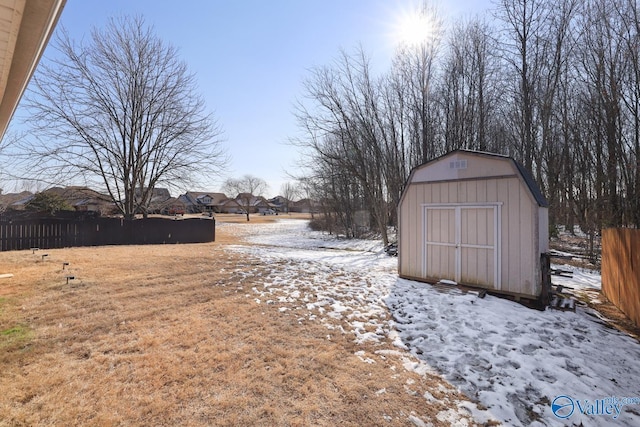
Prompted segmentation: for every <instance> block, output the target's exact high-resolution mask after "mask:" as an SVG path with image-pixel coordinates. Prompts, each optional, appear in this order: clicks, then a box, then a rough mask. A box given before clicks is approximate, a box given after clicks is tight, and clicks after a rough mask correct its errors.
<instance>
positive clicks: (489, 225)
mask: <svg viewBox="0 0 640 427" xmlns="http://www.w3.org/2000/svg"><path fill="white" fill-rule="evenodd" d="M398 218H399V220H398V222H399V224H398V227H399V230H398V256H399V259H398V270H399V274H400V276H401V277H403V278H407V279H412V280H419V281H423V282H430V283H435V282H438V281H440V280H443V279H446V280H452V281H455V282H457V283H459V284H463V285H470V286H473V287H480V288H484V289H487V290H488V291H491V292H495V293H501V294H507V295H511V296H513V297H515V298H517V299H519V298H527V299H536V300H538V299H541V298H542V297H543V296H544V297H546V291H547V289H545V287H546V285H545V286H543V283H548V282H547V281H545V280H543V272H542V270H543V266H542V264H543V262H544V261H542V259H541V258H542V254H544V253H545V252H546V251H547V250H548V244H549V214H548V203H547V201H546V199H545V198H544V196H543V195H542V193H541V192H540V189H539V187H538V185H537V184H536V182H535V181H534V179H533V177H532V176H531V174H530V173H529V172H528V171H527V170H525V169H524V168H523V167H522V165H520V164H519V163H518V162H516V161H515V160H514V159H512V158H510V157H507V156H503V155H499V154H492V153H484V152H477V151H467V150H456V151H452V152H450V153H448V154H445V155H444V156H442V157H439V158H436V159H434V160H431V161H429V162H427V163H425V164H423V165H421V166H418V167H416V168H415V169H413V171H411V175H410V176H409V179H408V182H407V185H406V188H405V190H404V193H403V194H402V198H401V199H400V204H399V212H398Z"/></svg>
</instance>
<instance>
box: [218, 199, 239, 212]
mask: <svg viewBox="0 0 640 427" xmlns="http://www.w3.org/2000/svg"><path fill="white" fill-rule="evenodd" d="M218 212H219V213H230V214H239V213H244V209H243V207H242V206H240V205H239V204H238V202H237V201H236V200H234V199H227V200H225V201H224V202H222V204H221V205H220V206H219V210H218Z"/></svg>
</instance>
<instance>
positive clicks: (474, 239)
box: [423, 204, 501, 289]
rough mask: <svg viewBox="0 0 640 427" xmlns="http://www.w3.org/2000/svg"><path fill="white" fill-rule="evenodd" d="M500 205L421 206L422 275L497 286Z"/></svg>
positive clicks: (498, 275)
mask: <svg viewBox="0 0 640 427" xmlns="http://www.w3.org/2000/svg"><path fill="white" fill-rule="evenodd" d="M500 219H501V218H500V205H499V204H487V205H475V204H474V205H465V204H463V205H450V204H439V205H424V216H423V220H424V249H423V275H424V276H425V277H428V278H437V279H449V280H455V281H456V282H460V283H466V284H470V285H478V286H483V287H489V288H493V289H500V274H499V271H500V238H499V234H500Z"/></svg>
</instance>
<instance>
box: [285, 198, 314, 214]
mask: <svg viewBox="0 0 640 427" xmlns="http://www.w3.org/2000/svg"><path fill="white" fill-rule="evenodd" d="M316 205H317V203H315V202H314V201H313V200H311V199H301V200H298V201H297V202H291V203H290V204H289V212H300V213H311V212H317V208H316Z"/></svg>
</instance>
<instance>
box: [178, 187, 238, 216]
mask: <svg viewBox="0 0 640 427" xmlns="http://www.w3.org/2000/svg"><path fill="white" fill-rule="evenodd" d="M178 200H180V201H181V202H182V203H184V206H185V210H186V212H187V213H203V212H224V210H223V206H224V204H225V202H226V201H227V200H229V198H228V197H227V196H226V195H225V194H224V193H213V192H211V193H208V192H198V191H188V192H186V193H185V194H182V195H180V196H179V197H178Z"/></svg>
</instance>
